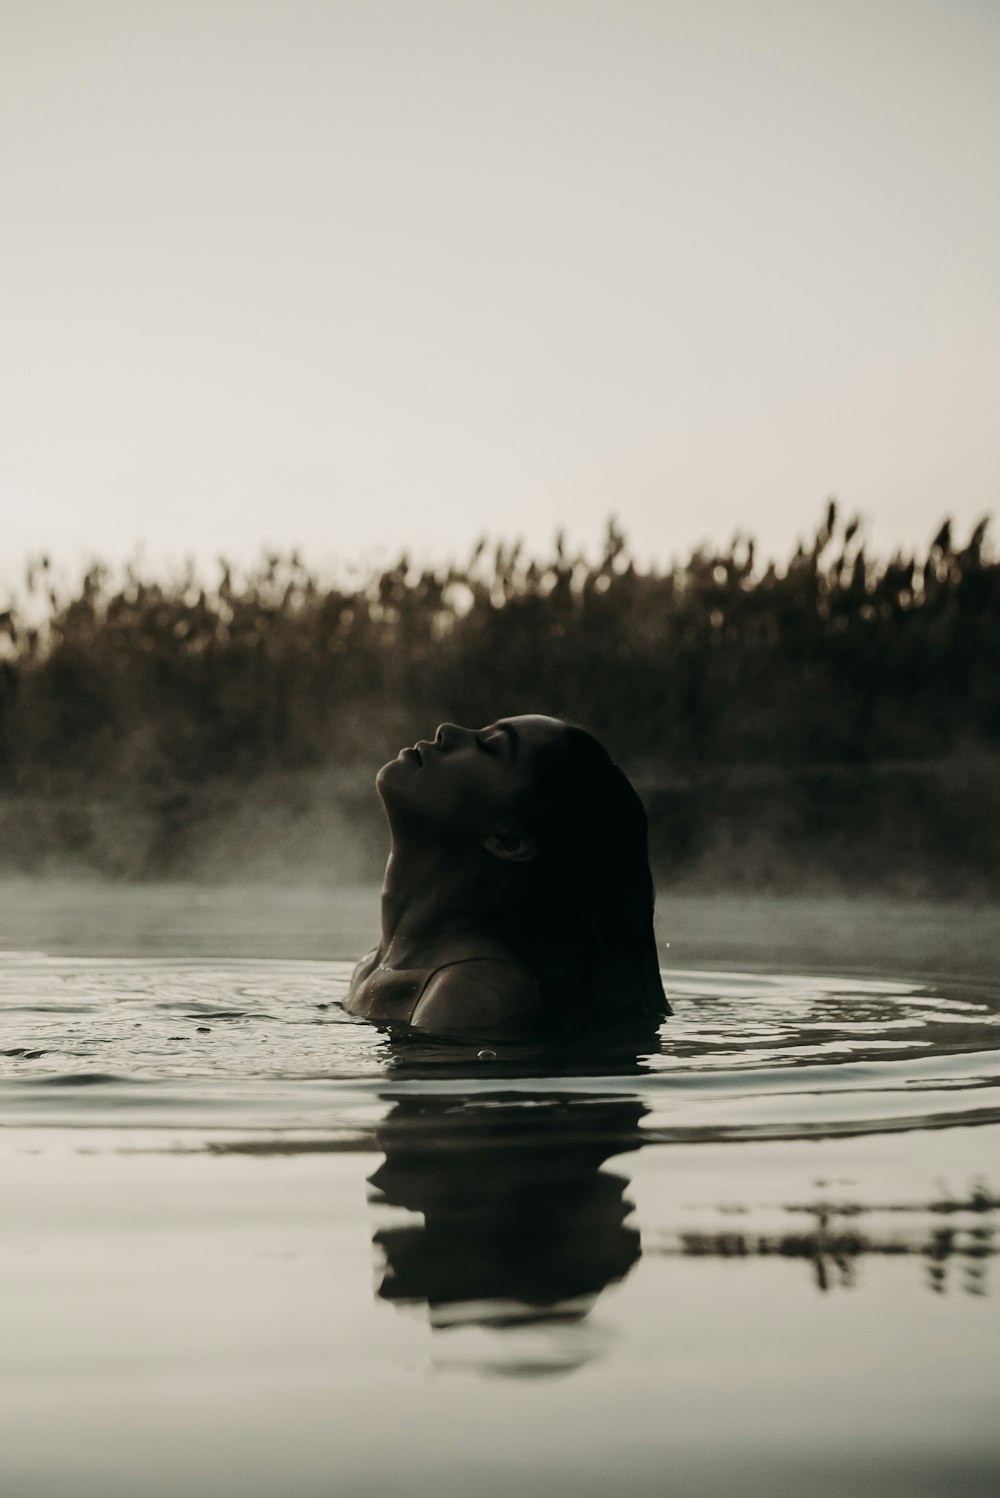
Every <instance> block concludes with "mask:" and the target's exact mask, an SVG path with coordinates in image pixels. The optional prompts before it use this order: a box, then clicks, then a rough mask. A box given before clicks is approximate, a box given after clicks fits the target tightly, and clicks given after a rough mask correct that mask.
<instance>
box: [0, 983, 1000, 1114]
mask: <svg viewBox="0 0 1000 1498" xmlns="http://www.w3.org/2000/svg"><path fill="white" fill-rule="evenodd" d="M350 971H351V966H350V964H349V963H337V962H319V961H288V960H280V961H263V960H254V961H233V960H227V961H216V962H212V961H204V960H196V961H195V960H184V961H167V960H160V959H157V960H140V959H118V960H105V961H102V960H99V959H76V960H71V959H62V958H61V959H47V958H43V957H39V956H37V955H35V954H25V955H23V956H18V955H17V954H13V955H5V956H4V957H3V958H0V1026H2V1031H0V1034H2V1036H3V1044H2V1047H0V1118H2V1119H3V1120H4V1121H6V1122H16V1121H18V1120H24V1121H27V1120H26V1115H30V1116H31V1119H32V1121H33V1122H47V1123H52V1124H56V1123H58V1124H64V1125H66V1126H69V1127H78V1126H88V1125H90V1126H94V1127H98V1126H100V1125H101V1124H103V1123H106V1122H108V1121H109V1120H110V1121H112V1122H113V1123H115V1124H124V1123H126V1122H128V1120H129V1119H132V1118H139V1117H141V1119H142V1121H143V1122H146V1123H148V1122H152V1121H155V1123H156V1126H157V1127H168V1128H169V1127H173V1126H176V1127H185V1128H187V1127H191V1126H192V1122H193V1121H195V1122H197V1121H203V1122H204V1125H205V1127H223V1126H226V1125H231V1126H233V1127H239V1128H248V1127H261V1128H264V1127H267V1128H286V1129H294V1130H299V1131H301V1130H303V1129H309V1128H317V1129H323V1130H324V1131H332V1133H333V1135H336V1134H337V1132H338V1131H339V1130H342V1126H344V1125H345V1124H346V1125H347V1126H348V1132H349V1133H350V1135H351V1137H352V1138H354V1137H355V1135H354V1129H355V1125H356V1122H357V1110H358V1107H359V1103H360V1100H361V1098H363V1097H367V1098H368V1099H369V1100H371V1101H372V1102H374V1101H375V1100H378V1101H379V1103H380V1105H382V1106H384V1102H385V1100H386V1099H388V1098H391V1097H394V1096H403V1095H406V1094H407V1093H418V1094H419V1093H426V1094H437V1095H442V1094H445V1095H446V1094H448V1093H449V1092H450V1091H451V1092H456V1091H457V1093H458V1095H459V1096H460V1097H462V1098H473V1099H475V1098H481V1099H483V1100H484V1101H485V1100H486V1099H488V1098H489V1097H490V1095H492V1094H497V1093H502V1094H503V1095H504V1096H505V1097H508V1098H512V1097H513V1098H516V1097H522V1098H523V1099H524V1100H525V1101H527V1100H528V1098H529V1096H534V1097H538V1096H546V1095H550V1096H555V1095H563V1096H573V1097H580V1096H581V1095H593V1096H595V1097H608V1096H618V1095H622V1094H628V1095H633V1096H636V1097H639V1098H641V1099H642V1102H643V1106H644V1108H645V1109H646V1116H645V1119H644V1130H645V1131H647V1133H648V1134H649V1135H650V1136H652V1135H655V1134H657V1133H658V1134H660V1135H662V1136H663V1137H673V1136H674V1135H678V1136H681V1135H683V1136H684V1137H699V1138H709V1137H711V1138H716V1139H722V1138H736V1137H746V1136H759V1137H767V1136H773V1135H775V1134H782V1135H784V1134H787V1135H790V1136H798V1137H809V1136H810V1135H813V1134H816V1133H830V1132H852V1131H861V1130H865V1129H872V1128H876V1129H884V1130H895V1129H900V1128H921V1127H939V1126H941V1124H942V1123H945V1122H949V1121H962V1122H969V1123H972V1122H977V1121H994V1120H995V1119H996V1118H998V1117H1000V1086H998V1083H1000V1061H998V1054H997V1053H998V1043H1000V991H998V990H991V989H988V988H985V987H982V986H976V985H971V984H968V985H966V984H953V985H947V986H942V985H927V984H918V983H909V982H906V981H902V980H899V981H887V980H885V979H871V980H864V979H859V978H857V977H855V976H852V977H838V976H825V977H817V976H816V975H808V976H802V975H794V974H783V973H782V974H777V973H733V972H709V971H697V972H679V971H671V972H667V973H666V974H665V975H664V977H665V982H666V986H667V990H668V992H669V994H670V997H671V1002H672V1003H673V1006H674V1009H675V1014H674V1016H673V1018H672V1019H671V1020H669V1021H668V1022H667V1024H666V1025H665V1026H664V1027H663V1030H662V1038H661V1044H660V1049H659V1051H658V1052H657V1053H656V1054H646V1055H642V1056H638V1057H637V1056H634V1055H633V1056H627V1057H626V1056H620V1055H618V1056H614V1055H612V1056H608V1055H604V1056H601V1057H598V1056H594V1055H593V1054H587V1055H584V1054H580V1055H574V1056H567V1055H562V1056H560V1057H558V1058H556V1057H553V1056H552V1055H551V1054H550V1055H547V1056H546V1055H542V1054H540V1053H538V1052H534V1053H527V1052H523V1051H521V1052H517V1053H513V1052H511V1051H504V1050H503V1049H502V1048H500V1049H499V1053H498V1054H496V1055H492V1054H491V1055H484V1056H482V1057H480V1056H479V1054H478V1050H477V1049H475V1048H466V1047H462V1046H443V1045H434V1044H430V1043H427V1042H422V1043H419V1044H414V1043H412V1042H411V1043H409V1044H406V1045H400V1044H397V1043H394V1042H392V1041H390V1040H389V1039H388V1038H387V1037H385V1036H384V1035H381V1034H379V1032H377V1031H376V1030H374V1029H373V1028H372V1027H370V1026H368V1025H365V1024H360V1023H358V1022H357V1021H355V1020H353V1019H351V1018H350V1017H349V1016H347V1015H345V1014H344V1012H343V1011H342V1010H341V1009H340V1008H339V1005H338V1000H339V999H340V998H341V997H342V996H343V994H344V992H345V990H346V986H347V983H348V980H349V977H350Z"/></svg>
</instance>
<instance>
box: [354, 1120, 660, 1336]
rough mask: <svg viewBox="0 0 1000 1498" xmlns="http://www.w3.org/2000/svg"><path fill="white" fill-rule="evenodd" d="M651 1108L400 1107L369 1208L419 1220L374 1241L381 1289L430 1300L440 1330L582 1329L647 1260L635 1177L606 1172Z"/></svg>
mask: <svg viewBox="0 0 1000 1498" xmlns="http://www.w3.org/2000/svg"><path fill="white" fill-rule="evenodd" d="M645 1111H646V1110H645V1108H644V1107H643V1105H642V1104H641V1103H638V1102H635V1101H633V1100H632V1099H628V1098H600V1099H595V1098H588V1099H587V1100H586V1101H583V1102H581V1101H578V1100H574V1099H570V1098H561V1097H558V1096H552V1095H551V1094H549V1095H543V1096H540V1097H532V1098H530V1099H525V1098H521V1099H520V1100H518V1101H514V1102H512V1101H511V1100H510V1099H509V1097H503V1096H502V1095H501V1096H493V1097H491V1096H489V1095H486V1094H480V1095H478V1096H476V1097H473V1098H468V1097H426V1096H425V1097H413V1098H406V1099H404V1100H402V1101H399V1102H397V1103H395V1104H394V1106H393V1108H392V1110H391V1111H390V1113H389V1115H388V1117H387V1118H386V1119H385V1121H384V1122H383V1123H382V1124H381V1125H380V1126H379V1128H378V1130H377V1140H378V1144H379V1146H380V1148H381V1149H383V1150H384V1151H385V1161H384V1163H383V1164H382V1166H381V1167H380V1168H379V1169H378V1170H377V1171H376V1172H375V1174H374V1175H373V1176H372V1177H371V1185H372V1187H373V1188H374V1194H373V1196H372V1201H373V1202H374V1203H376V1204H384V1205H387V1206H391V1207H403V1208H405V1209H406V1210H407V1211H409V1212H411V1213H414V1214H416V1218H415V1220H413V1221H411V1222H408V1223H405V1224H402V1225H400V1224H393V1225H392V1226H389V1227H386V1228H383V1229H381V1230H380V1231H379V1232H377V1233H376V1234H375V1239H374V1241H375V1244H376V1246H377V1247H378V1248H379V1249H381V1251H382V1254H383V1256H384V1270H383V1275H382V1280H381V1283H380V1285H379V1288H378V1293H379V1295H380V1296H382V1298H383V1299H385V1300H391V1301H398V1302H405V1303H410V1304H414V1303H417V1304H419V1303H425V1304H426V1305H427V1306H428V1309H429V1312H430V1317H431V1322H432V1324H433V1325H434V1326H439V1327H446V1326H451V1325H455V1324H456V1323H457V1322H465V1323H468V1322H474V1323H477V1324H479V1325H487V1326H494V1327H505V1326H514V1325H520V1326H524V1325H536V1326H537V1325H550V1326H551V1325H556V1324H562V1325H566V1324H572V1323H575V1322H579V1321H582V1320H583V1318H584V1317H585V1316H586V1315H587V1313H588V1311H589V1310H590V1307H591V1306H592V1304H593V1302H594V1300H595V1299H596V1297H597V1296H598V1295H599V1294H600V1293H601V1291H602V1290H604V1289H605V1287H606V1286H608V1285H609V1284H612V1283H614V1282H615V1281H617V1280H620V1279H624V1277H625V1276H626V1275H627V1274H628V1272H629V1270H630V1269H631V1268H632V1266H633V1264H634V1263H635V1262H636V1260H637V1259H638V1258H639V1254H640V1244H639V1234H638V1231H637V1230H636V1228H635V1227H633V1226H632V1225H631V1224H630V1223H629V1222H628V1221H627V1218H628V1216H629V1213H630V1212H631V1210H632V1208H631V1204H630V1203H629V1202H628V1201H627V1200H626V1199H625V1197H624V1191H625V1187H626V1185H627V1181H626V1180H625V1178H624V1177H622V1176H620V1175H617V1174H614V1173H612V1172H610V1171H606V1170H602V1169H601V1168H600V1167H601V1166H602V1165H603V1163H604V1161H605V1160H607V1159H608V1158H609V1157H610V1156H613V1155H620V1154H623V1153H625V1152H626V1151H629V1150H634V1149H637V1148H638V1147H639V1144H640V1133H639V1121H640V1119H641V1118H642V1116H643V1114H644V1113H645ZM569 1350H570V1349H566V1351H567V1352H568V1351H569Z"/></svg>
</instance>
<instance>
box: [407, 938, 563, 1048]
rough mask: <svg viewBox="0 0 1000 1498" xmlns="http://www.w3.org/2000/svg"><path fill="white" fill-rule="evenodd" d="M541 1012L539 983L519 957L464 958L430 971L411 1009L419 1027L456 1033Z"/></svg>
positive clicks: (522, 1021)
mask: <svg viewBox="0 0 1000 1498" xmlns="http://www.w3.org/2000/svg"><path fill="white" fill-rule="evenodd" d="M542 1014H543V1004H542V997H541V994H540V993H539V990H538V984H537V983H536V982H535V980H534V978H533V977H532V976H531V974H530V973H529V972H528V970H527V968H524V967H522V966H521V965H520V963H518V962H514V961H504V960H501V959H499V958H494V957H475V958H466V959H465V960H464V961H460V962H453V963H450V964H449V966H447V967H445V968H442V969H441V971H440V972H438V973H435V975H434V977H433V978H432V979H431V980H430V982H429V983H428V985H427V987H426V988H425V989H424V992H423V994H422V995H421V998H420V1001H419V1003H418V1004H417V1006H416V1008H415V1009H414V1011H413V1014H412V1016H411V1018H410V1024H411V1025H412V1026H413V1027H414V1028H415V1029H418V1030H429V1031H436V1032H437V1033H438V1034H446V1033H447V1034H449V1035H455V1034H460V1033H463V1032H466V1033H473V1032H474V1033H480V1034H481V1033H483V1032H486V1031H492V1030H496V1029H500V1028H509V1029H516V1028H519V1027H526V1026H530V1025H531V1024H533V1023H537V1022H538V1021H539V1020H540V1019H541V1017H542Z"/></svg>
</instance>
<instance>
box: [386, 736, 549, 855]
mask: <svg viewBox="0 0 1000 1498" xmlns="http://www.w3.org/2000/svg"><path fill="white" fill-rule="evenodd" d="M565 732H566V725H565V724H564V723H561V722H560V721H559V719H558V718H543V717H540V716H536V715H534V714H530V715H526V716H523V717H516V718H498V719H497V721H496V722H495V723H491V724H490V725H489V727H488V728H478V729H475V728H460V727H459V726H458V724H456V723H442V724H441V726H440V728H439V729H438V731H437V733H436V734H435V735H434V738H433V739H430V740H427V739H420V740H419V741H418V742H417V744H416V745H415V746H414V747H413V748H412V749H401V750H400V752H399V754H398V755H397V756H396V758H395V759H393V760H390V761H389V763H388V764H387V765H383V766H382V768H381V770H380V771H379V773H378V776H377V778H376V781H375V785H376V788H377V790H378V793H379V795H380V796H381V798H382V802H383V804H384V806H385V809H386V813H387V814H388V817H389V820H390V822H391V823H392V824H393V826H394V827H400V826H414V827H416V826H420V827H422V828H423V829H425V830H426V832H427V833H428V834H431V835H436V836H438V837H440V838H441V839H442V840H445V839H447V840H449V841H450V840H459V841H466V840H469V841H480V840H481V839H482V838H484V837H486V836H487V835H488V834H489V833H491V832H493V831H495V830H496V829H497V828H501V827H503V828H508V827H510V825H511V824H512V822H516V820H517V813H518V808H519V807H520V805H521V804H522V800H523V797H524V795H525V793H526V792H527V791H528V790H530V788H531V786H532V783H533V780H534V765H535V762H536V759H537V756H538V754H539V753H540V752H541V751H543V750H545V749H548V748H550V747H552V746H553V744H555V743H557V742H558V740H559V739H560V738H561V737H562V735H563V734H565Z"/></svg>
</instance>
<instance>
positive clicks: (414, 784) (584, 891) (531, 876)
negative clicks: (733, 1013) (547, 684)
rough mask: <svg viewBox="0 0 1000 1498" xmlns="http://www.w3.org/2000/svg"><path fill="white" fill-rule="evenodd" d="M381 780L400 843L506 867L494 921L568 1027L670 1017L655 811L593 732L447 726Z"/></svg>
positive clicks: (518, 725) (531, 724)
mask: <svg viewBox="0 0 1000 1498" xmlns="http://www.w3.org/2000/svg"><path fill="white" fill-rule="evenodd" d="M376 784H377V786H378V790H379V794H380V796H381V797H382V801H383V803H384V805H385V808H386V813H387V815H388V818H389V821H390V825H391V826H392V828H393V834H394V837H398V838H399V839H400V840H401V841H403V842H406V841H416V842H424V843H435V844H438V845H440V846H441V847H442V848H450V849H453V850H454V851H455V852H456V853H458V851H459V850H461V849H464V850H465V851H466V852H467V853H472V852H475V854H476V856H478V857H479V858H480V859H486V860H488V861H489V862H490V863H492V864H493V865H494V867H497V866H501V867H502V868H503V871H504V877H503V878H501V879H500V880H498V882H497V885H496V887H497V891H498V894H497V903H496V908H495V910H494V911H492V912H491V916H492V919H493V922H494V924H495V925H496V927H497V929H498V932H499V934H501V935H502V936H503V938H504V940H505V941H506V942H507V943H508V944H509V945H510V946H511V947H512V948H513V950H514V951H515V952H516V953H517V954H518V955H519V956H520V957H521V959H522V960H523V961H524V962H525V963H526V965H527V966H528V967H529V968H530V969H531V971H532V972H533V973H534V974H535V976H536V977H537V978H538V980H539V982H540V983H541V985H542V989H543V992H545V993H546V994H547V996H548V997H549V999H550V1001H551V1002H552V1004H553V1006H554V1007H555V1009H556V1010H557V1011H560V1012H564V1013H565V1014H566V1017H567V1019H568V1020H570V1021H571V1022H573V1021H579V1020H580V1019H582V1018H585V1017H586V1018H588V1019H590V1020H593V1021H601V1020H613V1019H623V1018H631V1019H636V1018H639V1017H643V1018H646V1019H652V1018H659V1017H662V1016H663V1015H664V1014H666V1013H668V1012H669V1007H668V1005H667V1003H666V999H665V998H664V995H663V988H662V984H661V982H660V977H659V968H658V962H657V955H656V945H655V939H654V936H653V883H652V879H651V877H650V872H649V861H648V853H647V843H646V816H645V812H644V810H643V807H642V803H641V801H640V800H639V797H638V795H637V794H636V792H635V790H634V789H633V787H632V785H631V784H630V782H629V780H628V778H627V777H626V775H625V774H624V772H623V771H622V770H621V769H620V768H619V767H618V766H617V765H616V764H615V763H614V761H613V760H612V759H611V758H610V756H609V755H608V753H607V751H606V750H605V749H604V748H603V747H602V745H601V744H600V743H598V741H597V740H596V739H595V738H594V737H593V736H592V735H591V734H589V733H587V732H586V731H585V730H584V729H582V728H577V727H575V726H573V725H571V724H567V723H563V722H561V721H560V720H559V719H557V718H548V717H542V716H537V715H525V716H519V717H512V718H501V719H498V720H497V721H496V722H495V723H493V724H491V725H490V726H489V727H488V728H483V729H478V730H473V729H468V728H460V727H458V726H457V725H455V724H451V723H445V724H442V725H441V727H440V728H439V729H438V731H437V733H436V735H435V737H434V739H433V740H432V741H430V742H428V741H426V740H425V741H421V742H418V744H417V745H416V746H415V748H413V749H404V750H403V751H401V753H400V755H399V756H398V758H397V759H395V760H393V761H391V762H390V763H389V764H388V765H385V766H383V768H382V770H381V771H380V772H379V776H378V779H377V782H376Z"/></svg>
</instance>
